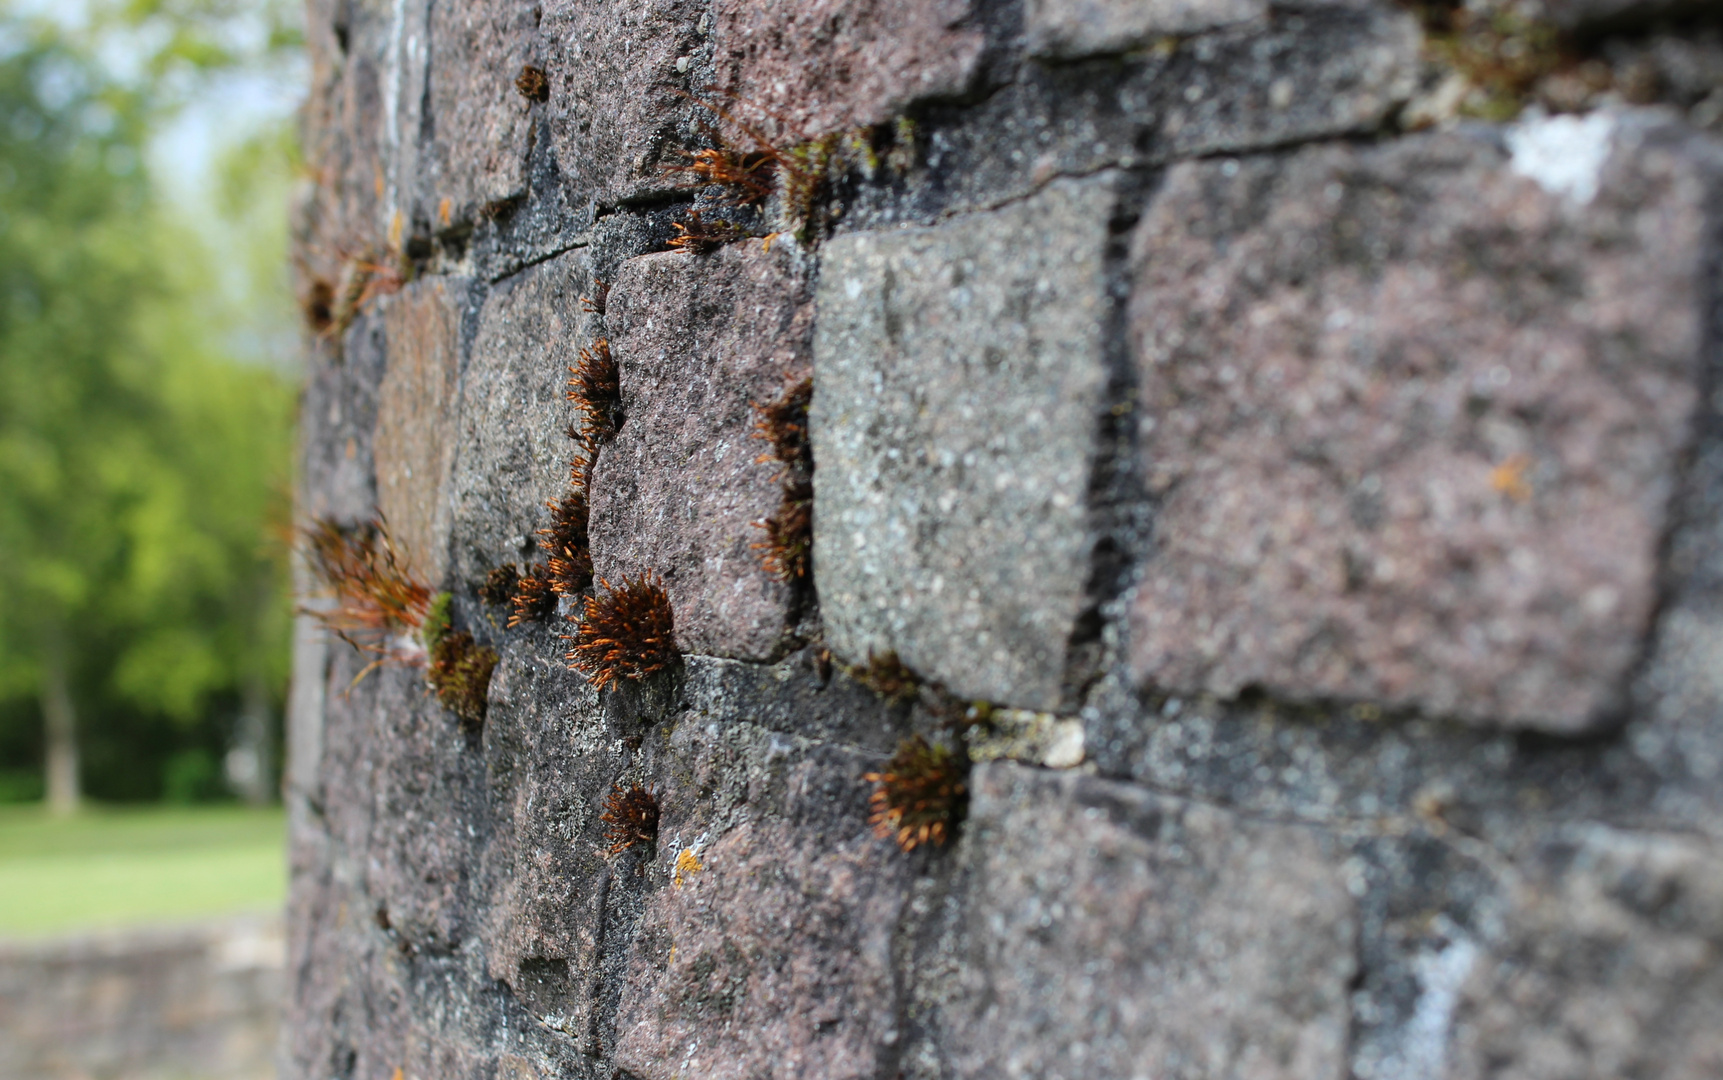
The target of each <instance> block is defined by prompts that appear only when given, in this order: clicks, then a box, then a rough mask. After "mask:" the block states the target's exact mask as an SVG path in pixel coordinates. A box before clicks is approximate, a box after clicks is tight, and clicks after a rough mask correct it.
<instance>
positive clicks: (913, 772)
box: [862, 735, 968, 851]
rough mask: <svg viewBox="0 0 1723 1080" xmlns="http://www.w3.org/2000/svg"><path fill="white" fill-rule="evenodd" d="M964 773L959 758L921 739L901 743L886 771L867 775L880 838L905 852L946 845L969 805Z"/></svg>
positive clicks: (870, 819) (873, 818)
mask: <svg viewBox="0 0 1723 1080" xmlns="http://www.w3.org/2000/svg"><path fill="white" fill-rule="evenodd" d="M963 773H964V769H963V764H962V762H961V760H960V759H959V758H958V756H957V755H956V754H954V753H952V752H951V751H950V750H948V749H946V748H945V747H943V746H934V745H931V744H929V743H928V741H927V740H926V739H924V738H922V737H921V736H920V735H915V736H912V737H910V738H908V739H905V740H904V741H903V742H901V743H899V744H898V748H897V753H896V754H894V755H892V759H891V761H889V762H887V763H886V766H885V768H884V769H883V770H881V771H879V772H870V773H867V774H865V775H864V776H863V777H862V779H864V780H867V781H869V782H871V783H872V784H873V785H874V793H873V795H872V797H871V798H870V799H869V800H868V805H869V806H870V807H871V810H872V812H871V813H870V815H869V817H868V823H869V824H870V825H872V826H873V830H874V835H876V836H878V837H880V838H882V839H894V840H896V841H897V845H898V847H900V848H902V849H903V850H904V851H913V850H915V849H916V848H917V847H919V846H921V845H924V844H932V845H933V846H935V847H938V846H940V845H942V844H944V843H945V842H946V840H948V839H950V837H951V836H952V835H953V833H954V832H955V831H956V829H957V825H958V823H959V822H961V821H962V819H963V814H964V811H965V809H966V808H967V806H968V789H967V787H966V785H965V784H964V782H963Z"/></svg>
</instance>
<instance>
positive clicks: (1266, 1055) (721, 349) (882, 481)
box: [282, 0, 1723, 1080]
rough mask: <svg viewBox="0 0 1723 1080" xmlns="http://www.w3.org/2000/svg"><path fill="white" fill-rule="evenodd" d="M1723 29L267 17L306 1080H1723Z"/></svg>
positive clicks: (735, 2) (709, 10)
mask: <svg viewBox="0 0 1723 1080" xmlns="http://www.w3.org/2000/svg"><path fill="white" fill-rule="evenodd" d="M1716 10H1717V9H1716V8H1715V7H1714V6H1712V5H1709V4H1703V3H1701V4H1686V5H1683V4H1678V3H1655V2H1650V0H1543V3H1542V4H1541V5H1538V4H1534V3H1530V2H1525V3H1521V2H1518V0H1514V2H1509V0H1500V2H1491V0H1474V2H1473V3H1472V4H1471V7H1470V8H1468V9H1461V10H1460V11H1459V12H1458V13H1456V11H1455V10H1454V5H1450V4H1444V3H1430V4H1427V5H1421V4H1402V3H1399V2H1396V0H578V2H577V0H543V2H541V3H537V4H526V3H510V2H508V0H463V2H461V3H454V2H450V0H393V2H392V3H389V4H383V3H368V2H366V0H311V3H310V13H309V28H310V30H309V34H310V45H311V55H312V88H311V97H310V101H309V104H308V106H307V111H306V116H305V141H306V147H307V153H308V158H309V163H310V166H311V170H310V171H311V176H312V179H311V180H309V181H307V184H306V187H305V190H304V192H303V196H302V198H301V199H300V202H299V205H298V207H297V210H296V214H297V218H296V220H297V229H298V240H297V243H298V261H297V266H298V271H299V277H300V282H301V288H302V290H303V293H304V295H305V296H306V299H307V316H308V319H309V320H310V323H311V326H312V329H313V331H314V333H313V334H312V335H311V337H310V339H309V340H310V345H309V348H310V352H311V357H312V359H311V374H310V378H309V383H308V386H307V388H306V391H305V399H304V403H303V409H302V425H303V438H304V449H303V458H302V460H303V472H302V479H301V490H300V506H301V512H302V515H303V517H304V519H306V520H308V521H309V520H316V519H321V520H325V521H330V522H334V523H336V524H340V525H344V526H357V525H361V524H362V523H364V522H366V521H369V520H371V519H372V518H373V517H374V516H375V515H377V514H379V513H380V514H381V515H382V517H383V518H384V519H385V520H386V522H387V524H388V527H389V529H390V531H391V535H392V536H393V538H394V539H395V541H396V542H397V544H398V545H399V546H400V547H401V549H402V550H403V551H404V552H405V553H406V555H407V556H408V558H409V559H410V561H411V565H412V567H413V569H414V572H415V573H417V574H419V575H420V576H422V577H423V578H424V579H425V580H426V581H427V582H428V583H430V584H431V585H432V586H433V587H435V588H438V589H444V590H448V591H449V592H451V593H452V596H453V623H454V626H455V628H456V629H458V630H466V631H468V632H470V633H471V634H472V635H474V637H475V638H476V639H477V641H478V642H480V643H482V644H488V645H490V646H491V647H493V648H494V649H495V650H496V652H497V654H498V655H499V657H500V660H499V663H498V665H497V667H496V669H495V672H494V675H493V676H492V677H491V681H490V683H489V687H488V698H487V702H488V704H487V708H486V715H485V717H484V720H483V723H482V724H474V723H471V722H468V723H463V722H461V721H460V720H459V719H457V717H456V716H455V715H454V714H452V713H451V712H449V711H448V710H446V709H444V708H443V707H442V706H441V705H440V704H439V701H438V698H437V696H435V695H434V694H433V693H432V692H431V691H430V690H428V689H427V686H426V672H425V669H424V668H423V667H422V666H419V665H417V664H415V663H412V662H397V663H388V664H384V665H383V666H381V667H379V668H378V669H376V670H374V671H372V672H371V673H369V674H368V675H367V676H365V677H363V678H360V677H359V676H360V675H361V674H362V672H363V669H364V668H365V667H366V665H367V664H368V663H369V662H370V661H371V659H372V655H371V654H369V653H367V652H365V651H362V650H357V649H354V648H352V647H350V646H349V645H347V644H344V643H342V642H341V641H339V640H336V639H334V638H331V637H330V636H328V635H326V634H325V633H324V632H323V631H322V630H321V629H320V628H319V627H318V625H317V623H316V621H315V620H314V619H310V618H307V619H306V620H305V621H304V624H303V626H302V627H301V632H300V635H299V638H298V642H297V646H298V652H297V657H296V662H295V663H296V666H295V682H294V691H293V693H294V697H293V706H292V716H291V731H290V751H291V759H292V760H291V768H290V775H289V777H288V783H289V801H290V808H291V814H292V823H293V824H292V844H293V871H294V879H293V893H292V902H291V911H290V920H289V922H290V964H289V971H290V982H291V990H290V1000H289V1006H288V1017H289V1019H288V1023H287V1029H286V1032H285V1035H284V1040H283V1046H282V1062H283V1069H284V1072H283V1076H284V1077H286V1078H292V1080H299V1078H304V1080H433V1078H434V1080H455V1078H485V1080H491V1078H496V1080H549V1078H551V1077H583V1078H584V1077H592V1078H601V1080H615V1078H635V1080H672V1078H693V1077H707V1078H714V1080H731V1078H734V1080H764V1078H787V1077H818V1078H830V1080H838V1078H847V1077H855V1078H863V1077H866V1078H878V1080H891V1078H894V1077H905V1078H922V1080H931V1078H936V1077H938V1078H945V1077H952V1078H956V1077H964V1078H969V1077H975V1078H984V1077H985V1078H1057V1077H1062V1078H1066V1080H1077V1078H1090V1077H1092V1078H1097V1080H1098V1078H1137V1077H1144V1078H1147V1077H1154V1078H1156V1080H1161V1078H1198V1077H1203V1078H1207V1077H1214V1078H1220V1077H1250V1078H1257V1080H1262V1078H1280V1077H1285V1078H1312V1080H1316V1078H1329V1077H1332V1078H1346V1077H1357V1078H1359V1080H1421V1078H1454V1080H1460V1078H1474V1077H1485V1076H1489V1077H1513V1078H1516V1080H1518V1078H1524V1080H1533V1078H1538V1080H1541V1078H1549V1080H1555V1078H1558V1077H1559V1078H1576V1077H1597V1078H1600V1080H1602V1078H1611V1077H1628V1076H1641V1077H1652V1076H1658V1077H1691V1078H1695V1080H1697V1078H1699V1077H1709V1076H1717V1075H1723V1034H1720V1033H1723V955H1720V951H1719V950H1720V949H1723V848H1720V846H1719V845H1720V843H1723V826H1720V824H1719V822H1720V821H1723V817H1720V816H1719V811H1720V810H1723V677H1720V673H1723V385H1719V382H1718V372H1719V370H1720V363H1723V355H1720V353H1719V347H1720V341H1723V337H1720V333H1723V307H1720V303H1719V302H1720V299H1723V291H1720V282H1719V277H1718V270H1719V265H1718V256H1719V253H1720V252H1723V216H1720V215H1723V140H1720V139H1719V138H1718V132H1719V131H1723V21H1719V19H1718V17H1717V15H1716ZM517 80H518V83H519V85H518V88H517ZM700 151H713V153H709V154H707V155H706V156H705V157H697V156H694V155H696V154H697V153H698V152H700ZM726 170H727V171H726ZM726 180H727V181H728V182H718V181H726ZM708 181H713V182H708ZM600 341H603V342H605V343H607V344H606V347H607V348H608V350H609V355H610V356H612V357H613V358H614V360H615V362H616V364H617V367H618V372H619V376H618V382H619V394H620V398H619V402H617V403H616V405H617V407H616V409H615V410H611V411H605V415H604V420H603V422H599V421H596V420H594V415H596V414H595V413H593V412H592V411H591V410H589V409H583V401H571V400H569V399H568V398H567V397H566V396H565V381H566V380H567V379H568V378H569V373H570V369H571V368H578V367H579V365H580V363H581V354H582V350H585V351H586V354H587V355H588V356H589V357H591V356H593V355H596V354H597V353H599V352H602V347H601V346H600V345H599V342H600ZM808 378H811V380H812V402H811V408H810V409H809V411H808V415H807V419H806V422H805V427H806V433H807V435H808V438H809V440H810V441H811V447H812V475H811V487H810V484H809V482H808V480H807V478H806V477H805V476H801V475H800V474H799V473H798V472H797V470H798V469H801V470H803V471H805V469H806V463H805V461H804V460H803V459H800V458H797V459H795V460H790V458H789V456H787V454H788V452H787V451H786V450H785V449H784V446H785V443H784V439H783V438H780V439H779V440H778V443H777V444H774V443H773V442H772V441H771V440H766V441H761V440H759V439H756V438H755V436H756V435H759V434H762V433H765V434H771V433H772V431H773V430H774V429H773V421H772V419H771V415H772V407H773V406H774V405H775V404H782V403H788V404H784V408H785V409H788V410H789V411H788V412H785V413H784V415H785V416H790V417H791V420H790V421H789V422H790V423H791V426H792V427H794V426H795V425H796V424H797V423H800V421H799V420H798V419H797V418H796V417H794V416H793V415H792V414H793V413H794V410H793V409H791V408H790V405H793V400H792V399H793V397H794V388H795V387H796V385H797V383H798V382H799V381H801V380H804V379H808ZM584 404H585V405H591V404H592V399H591V398H590V397H589V398H587V399H584ZM605 409H606V410H609V406H608V405H606V406H605ZM583 424H584V425H585V426H586V428H587V432H586V434H584V435H583V434H582V432H581V431H580V427H581V425H583ZM759 425H764V426H763V427H762V426H759ZM780 426H781V425H780ZM781 434H782V432H780V435H781ZM792 441H793V440H792ZM571 476H572V479H571ZM798 485H800V486H798ZM809 490H811V506H812V531H811V541H812V555H811V560H808V561H809V562H811V569H810V570H808V572H807V573H805V574H801V575H798V574H797V573H796V572H795V571H796V568H797V567H798V566H801V565H805V564H804V563H803V562H799V561H798V559H799V558H800V556H799V555H798V551H799V549H797V548H796V547H795V545H794V544H793V543H792V544H790V545H789V546H788V547H786V546H785V545H784V544H782V543H780V544H778V545H777V546H773V543H772V539H771V538H772V535H773V534H772V532H771V530H770V529H768V527H767V526H768V525H771V526H772V528H778V527H779V526H782V530H781V531H783V532H785V533H793V532H794V531H795V529H794V526H796V521H795V520H794V519H795V515H796V514H797V513H800V514H802V515H803V519H804V520H805V515H806V509H807V507H806V505H805V502H806V499H807V498H808V491H809ZM552 503H555V504H557V505H559V506H560V507H561V509H556V510H553V509H552V508H551V507H550V506H549V505H547V504H552ZM553 518H554V520H555V522H557V523H558V524H557V528H560V529H563V533H565V534H566V535H567V536H575V537H576V538H575V539H574V540H572V541H570V543H572V544H573V546H574V548H579V549H580V550H578V551H576V552H575V554H576V555H578V556H580V557H581V558H584V557H587V556H589V557H590V560H591V564H592V568H593V575H594V577H595V578H596V580H595V581H594V582H592V583H590V584H587V583H586V582H585V580H584V578H583V577H581V576H580V574H578V573H575V572H574V571H570V574H571V575H572V580H573V584H572V585H570V586H569V587H567V588H566V589H565V590H564V591H565V595H563V596H561V597H560V598H559V599H557V601H556V603H557V604H558V605H559V606H558V608H557V610H556V611H555V612H553V613H550V614H549V615H548V616H547V617H544V618H537V619H535V618H525V619H522V620H518V621H517V623H516V625H513V626H511V625H510V615H511V608H510V606H509V603H508V602H507V601H508V597H507V596H506V595H498V593H497V587H496V586H494V585H493V587H492V588H489V589H486V588H484V586H485V584H486V582H487V580H488V579H489V580H492V581H493V582H494V581H495V580H496V579H493V578H491V575H492V573H493V571H496V570H498V569H499V568H502V567H505V566H515V567H517V568H518V569H519V570H520V572H521V573H526V574H529V575H531V574H532V573H533V567H534V566H540V567H542V566H543V565H544V559H545V556H544V555H543V554H541V553H540V552H539V550H538V547H539V541H540V530H545V529H550V528H552V526H553ZM571 521H572V522H574V523H575V525H578V527H579V528H578V529H577V530H574V526H571V525H570V524H569V522H571ZM570 530H574V531H570ZM576 532H578V536H576ZM559 535H562V534H559ZM792 539H793V537H792ZM547 542H548V541H547ZM558 543H561V541H558ZM571 550H573V549H572V548H571ZM553 554H554V552H553ZM576 561H578V560H576ZM540 573H548V571H544V570H541V571H540ZM642 575H655V580H657V581H659V582H661V584H662V588H663V591H664V593H665V595H666V596H667V597H668V599H669V603H670V608H671V611H672V613H673V618H674V632H673V639H674V644H675V647H676V650H677V651H678V652H679V653H680V659H679V660H678V661H677V662H676V663H674V664H672V665H670V666H669V667H668V668H667V669H665V670H662V671H656V672H653V673H650V674H647V675H645V677H643V678H640V679H633V678H628V677H623V678H620V679H617V680H616V681H615V682H614V683H611V684H609V685H605V686H602V687H601V686H599V685H597V683H598V682H599V681H601V679H600V678H595V677H594V672H592V671H585V672H583V671H581V670H576V669H573V668H571V666H570V662H569V660H568V659H567V656H568V654H569V652H570V649H571V647H572V646H574V645H575V644H576V641H575V640H571V638H577V637H578V635H579V634H580V633H581V632H582V619H583V617H584V615H585V613H586V612H588V611H589V610H590V609H591V604H589V603H588V599H589V598H592V599H603V598H605V597H608V596H611V595H613V592H612V587H615V586H620V585H622V584H623V583H625V582H636V581H639V580H640V578H641V576H642ZM305 586H306V590H307V592H308V593H310V594H315V593H316V591H317V587H316V582H314V581H312V580H311V579H309V578H307V580H306V582H305ZM582 586H584V589H582ZM893 656H895V657H896V658H897V661H898V664H897V665H896V666H894V665H893V663H892V662H891V661H890V657H893ZM635 673H641V672H638V671H636V672H635ZM597 674H598V675H600V676H601V675H602V671H600V672H598V673H597ZM623 674H624V675H625V676H626V675H627V674H629V672H626V671H625V672H623ZM916 736H920V737H922V738H924V739H926V740H928V742H929V744H931V745H932V746H935V747H943V748H945V749H946V750H947V751H949V752H950V753H951V754H952V755H953V760H955V761H956V762H958V767H959V768H961V769H962V770H964V772H963V775H962V782H963V784H964V786H965V796H966V799H967V805H966V816H965V817H963V819H962V821H961V824H956V825H955V826H954V828H953V835H952V836H951V837H950V838H949V839H948V841H947V842H946V843H943V844H940V843H936V842H934V841H935V840H936V839H937V837H933V836H930V837H929V838H928V842H926V843H922V844H919V845H918V846H916V847H915V848H914V850H912V851H909V852H904V851H902V850H900V849H899V847H898V845H897V844H896V843H894V842H893V841H892V839H891V838H890V837H886V838H881V837H878V836H876V835H875V834H874V831H873V830H872V829H871V828H870V824H869V805H870V803H869V800H870V795H871V794H872V792H873V790H874V784H873V782H870V781H868V780H866V779H864V777H865V776H866V775H867V774H878V773H880V772H882V771H884V772H889V771H891V767H890V766H888V764H887V763H888V761H890V760H892V759H893V756H894V754H897V753H899V750H900V747H902V746H904V745H906V740H913V738H914V737H916ZM908 745H909V746H911V747H912V748H913V747H914V746H915V745H916V744H915V743H914V742H913V741H910V742H908ZM923 753H924V756H936V755H937V751H934V750H927V751H924V752H923ZM898 760H899V761H900V763H901V762H902V761H903V760H907V759H903V758H899V759H898ZM635 785H639V786H640V787H641V788H643V789H645V790H647V791H649V792H650V793H651V794H652V797H653V799H654V801H655V805H656V807H657V814H658V817H657V823H656V832H655V834H654V833H652V832H651V830H649V829H648V830H645V831H644V832H642V833H641V834H640V835H639V836H636V837H634V838H633V841H634V842H632V843H630V842H629V841H630V838H629V837H626V836H624V837H623V838H622V839H621V840H620V841H619V840H618V833H617V832H616V828H615V825H614V822H610V821H606V820H605V815H606V814H607V813H608V814H609V815H610V816H611V817H613V818H614V817H615V816H616V812H615V810H614V806H615V799H617V798H618V797H620V796H621V795H623V794H626V792H627V791H629V790H630V789H632V788H633V787H634V786H635ZM607 807H609V808H610V809H608V810H607ZM959 808H960V809H961V807H959ZM618 848H620V850H615V849H618Z"/></svg>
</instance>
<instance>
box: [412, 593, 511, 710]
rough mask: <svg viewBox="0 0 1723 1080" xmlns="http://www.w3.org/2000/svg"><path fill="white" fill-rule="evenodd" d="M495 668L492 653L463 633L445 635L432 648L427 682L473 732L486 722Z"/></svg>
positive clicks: (457, 631)
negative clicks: (486, 709) (486, 710)
mask: <svg viewBox="0 0 1723 1080" xmlns="http://www.w3.org/2000/svg"><path fill="white" fill-rule="evenodd" d="M444 595H445V596H446V595H448V594H447V593H445V594H444ZM496 666H497V653H496V650H495V649H492V648H491V647H489V646H488V645H480V644H478V643H477V642H475V641H474V640H473V635H471V634H469V633H467V632H466V631H465V630H455V631H447V632H445V633H443V634H442V635H440V636H439V637H438V639H437V642H436V644H435V645H433V646H432V647H431V664H430V668H429V670H428V671H427V673H426V678H427V680H428V681H429V682H430V684H431V689H432V690H434V691H435V692H436V694H437V700H438V701H440V702H442V705H443V707H444V708H445V709H448V710H449V711H450V712H452V713H454V714H455V716H456V717H457V718H458V719H459V720H460V721H461V723H462V724H464V725H466V726H467V727H471V728H476V727H478V726H479V725H481V724H483V723H484V722H485V706H486V703H487V701H488V699H489V697H490V688H491V673H492V672H493V671H494V670H495V669H496Z"/></svg>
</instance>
